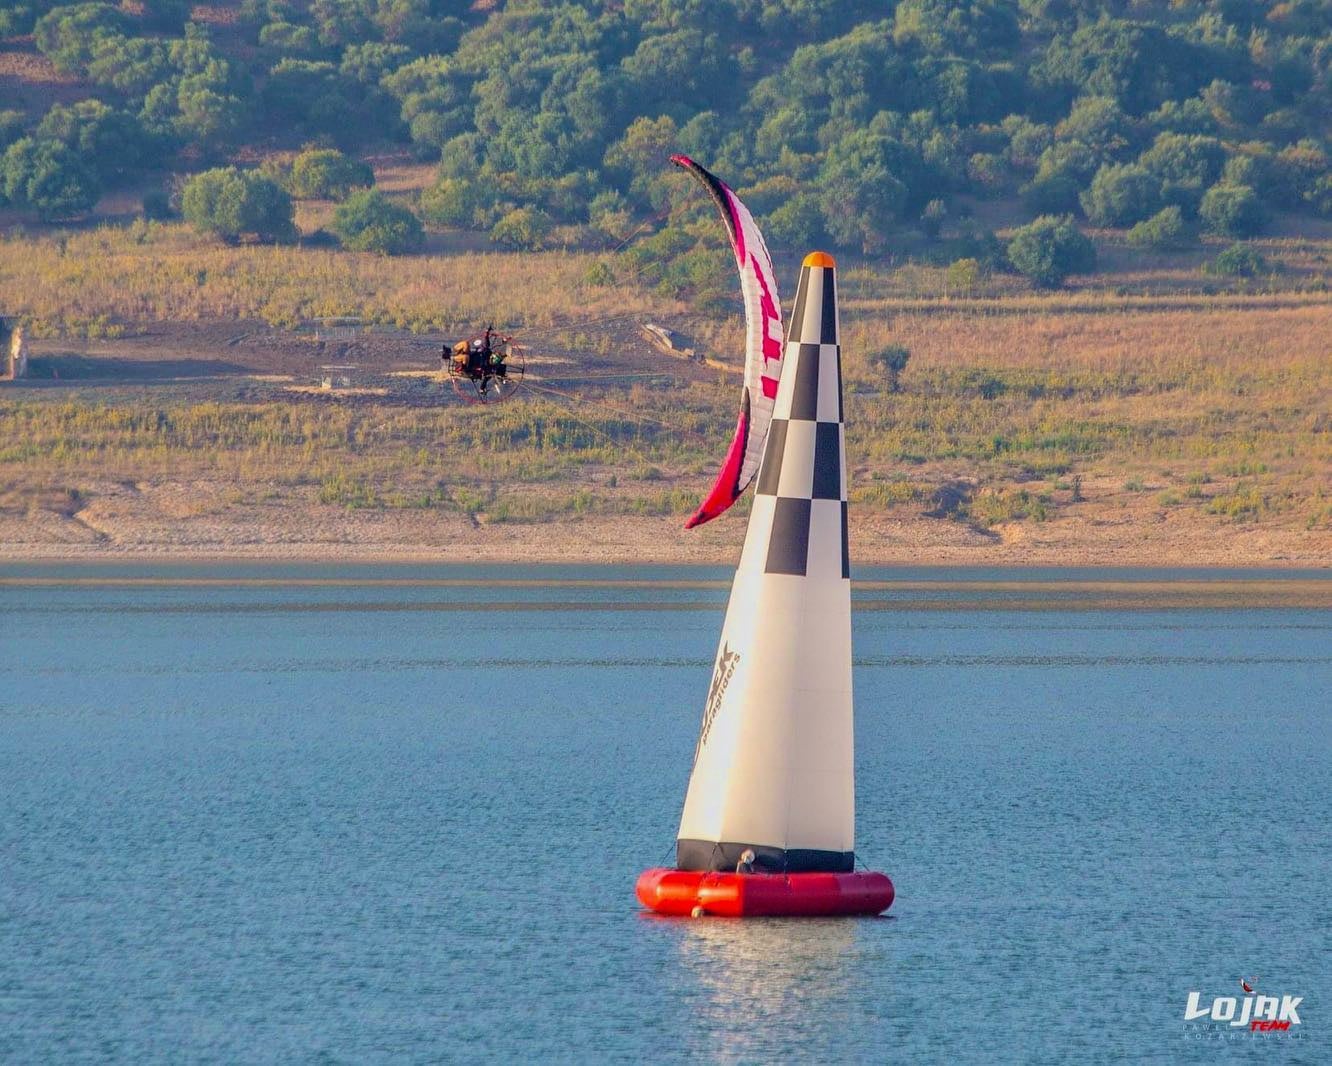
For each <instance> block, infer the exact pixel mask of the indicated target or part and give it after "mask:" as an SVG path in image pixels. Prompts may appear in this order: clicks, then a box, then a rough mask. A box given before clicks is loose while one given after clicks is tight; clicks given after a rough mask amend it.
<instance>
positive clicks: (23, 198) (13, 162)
mask: <svg viewBox="0 0 1332 1066" xmlns="http://www.w3.org/2000/svg"><path fill="white" fill-rule="evenodd" d="M0 190H3V193H4V196H5V198H6V199H7V200H8V201H9V202H10V203H11V204H13V205H14V206H15V207H19V208H27V209H29V210H32V211H36V212H37V214H39V215H40V216H41V217H42V218H43V219H45V220H47V221H48V222H49V221H53V220H55V219H60V218H70V217H72V216H74V215H80V214H82V213H83V212H85V211H87V210H88V209H89V208H90V207H92V206H93V205H94V204H95V203H97V198H98V197H99V196H100V195H101V187H100V185H99V183H98V181H97V175H96V174H94V173H93V172H92V171H91V170H90V169H89V168H88V167H87V166H86V165H85V164H84V162H83V160H82V159H80V158H79V156H78V154H77V153H76V152H74V151H73V150H72V149H70V148H68V147H67V146H66V145H64V144H61V143H60V142H59V141H39V140H36V139H35V138H32V137H24V138H22V139H20V140H18V141H15V142H14V143H13V144H11V145H10V146H9V148H8V149H7V150H6V151H5V154H4V158H3V159H2V160H0Z"/></svg>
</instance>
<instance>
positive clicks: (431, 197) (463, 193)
mask: <svg viewBox="0 0 1332 1066" xmlns="http://www.w3.org/2000/svg"><path fill="white" fill-rule="evenodd" d="M481 206H482V205H481V197H480V196H479V195H478V190H477V187H476V184H475V182H471V181H468V180H467V179H466V178H443V177H442V178H439V179H438V180H437V181H436V182H435V184H434V185H432V186H430V188H428V189H426V190H425V191H424V192H423V193H421V215H422V217H423V218H424V219H425V220H426V221H427V222H431V223H433V224H435V225H436V226H472V225H475V223H476V218H477V212H478V210H479V209H480V208H481Z"/></svg>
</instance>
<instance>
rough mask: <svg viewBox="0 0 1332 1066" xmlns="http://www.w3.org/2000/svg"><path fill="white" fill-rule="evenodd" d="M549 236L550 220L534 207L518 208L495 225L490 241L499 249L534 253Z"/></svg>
mask: <svg viewBox="0 0 1332 1066" xmlns="http://www.w3.org/2000/svg"><path fill="white" fill-rule="evenodd" d="M549 235H550V219H549V218H548V217H547V215H546V214H545V212H543V211H540V210H538V209H536V208H534V207H518V208H515V209H514V210H512V211H510V212H509V213H508V214H507V215H505V216H504V217H503V218H501V219H500V220H499V221H498V222H496V223H495V225H494V227H493V228H492V229H491V231H490V239H491V240H492V241H494V242H495V243H496V244H498V245H499V246H500V247H501V248H512V249H515V250H517V251H535V250H536V249H538V248H540V247H542V245H543V244H544V243H545V241H546V238H547V237H548V236H549Z"/></svg>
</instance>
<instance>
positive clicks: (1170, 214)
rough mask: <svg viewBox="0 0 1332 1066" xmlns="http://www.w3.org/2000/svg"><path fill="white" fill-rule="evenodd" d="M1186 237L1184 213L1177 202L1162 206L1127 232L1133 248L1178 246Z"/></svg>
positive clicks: (1186, 228) (1186, 229)
mask: <svg viewBox="0 0 1332 1066" xmlns="http://www.w3.org/2000/svg"><path fill="white" fill-rule="evenodd" d="M1187 238H1188V227H1187V226H1185V224H1184V213H1183V212H1182V211H1181V210H1180V208H1179V205H1177V204H1171V205H1170V206H1169V207H1165V208H1162V209H1161V210H1160V211H1158V212H1157V213H1156V214H1154V215H1153V216H1152V217H1151V218H1147V219H1143V221H1141V222H1139V223H1138V224H1137V225H1136V226H1134V227H1133V228H1132V229H1131V230H1129V232H1128V242H1129V244H1131V245H1133V247H1135V248H1158V249H1163V248H1178V247H1179V246H1180V245H1182V244H1183V243H1184V242H1185V241H1186V240H1187Z"/></svg>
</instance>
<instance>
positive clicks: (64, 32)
mask: <svg viewBox="0 0 1332 1066" xmlns="http://www.w3.org/2000/svg"><path fill="white" fill-rule="evenodd" d="M128 25H129V23H128V20H127V19H126V18H125V15H124V14H123V13H122V12H121V11H120V9H119V8H116V7H113V6H112V5H111V4H70V5H65V6H61V7H56V8H55V9H54V10H52V11H49V12H48V13H47V14H45V15H43V16H42V17H41V18H40V19H38V20H37V25H36V27H35V29H34V31H33V37H34V40H35V42H36V44H37V48H38V49H39V50H40V51H41V53H42V54H43V55H45V56H46V57H47V58H48V59H50V60H51V62H52V63H54V64H55V67H56V69H57V70H59V71H60V72H61V73H63V74H82V73H83V71H84V69H85V68H86V67H87V66H88V63H89V62H90V61H91V60H92V57H93V50H94V48H95V47H96V45H97V43H98V42H99V41H101V40H102V39H103V38H106V37H111V36H123V35H124V32H125V30H126V29H127V28H128Z"/></svg>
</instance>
